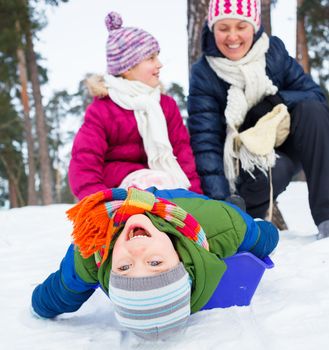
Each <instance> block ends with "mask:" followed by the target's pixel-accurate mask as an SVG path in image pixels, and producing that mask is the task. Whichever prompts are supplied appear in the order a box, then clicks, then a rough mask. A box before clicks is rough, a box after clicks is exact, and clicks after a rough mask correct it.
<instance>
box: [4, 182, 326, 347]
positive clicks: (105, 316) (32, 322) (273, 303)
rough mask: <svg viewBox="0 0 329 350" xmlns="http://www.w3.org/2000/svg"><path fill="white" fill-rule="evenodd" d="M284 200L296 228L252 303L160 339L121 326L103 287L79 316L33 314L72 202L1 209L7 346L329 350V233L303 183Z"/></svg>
mask: <svg viewBox="0 0 329 350" xmlns="http://www.w3.org/2000/svg"><path fill="white" fill-rule="evenodd" d="M279 205H280V208H281V209H282V211H283V212H284V216H285V218H286V220H287V222H288V225H289V231H284V232H281V240H280V243H279V246H278V249H277V250H276V252H275V254H274V256H273V257H272V260H273V261H274V263H275V267H274V268H273V269H271V270H267V271H266V272H265V274H264V277H263V279H262V280H261V283H260V285H259V287H258V289H257V290H256V293H255V295H254V297H253V299H252V302H251V305H250V306H248V307H232V308H228V309H214V310H210V311H202V312H199V313H197V314H195V315H193V316H192V317H191V319H190V322H189V327H188V329H187V330H186V332H185V334H184V335H181V336H180V337H176V338H175V337H172V338H170V339H168V340H167V341H165V342H159V343H155V344H154V343H147V342H143V341H140V340H139V339H138V338H136V337H135V336H133V335H131V334H128V333H126V332H123V331H121V330H120V329H119V327H118V325H117V323H116V322H115V320H114V319H113V313H112V309H111V306H110V303H109V301H108V299H107V298H106V297H105V296H104V295H103V294H102V293H101V292H97V293H95V294H94V295H93V296H92V298H91V299H90V300H89V301H88V302H87V303H85V305H84V306H83V307H82V308H81V309H80V310H79V311H78V312H76V313H74V314H69V315H64V316H60V317H58V318H57V319H56V320H47V321H43V320H38V319H35V318H33V317H32V316H31V314H30V312H29V304H30V296H31V292H32V290H33V288H34V287H35V286H36V284H38V283H39V282H41V281H43V279H44V278H46V277H47V275H48V274H49V273H50V272H52V271H54V270H55V269H57V266H58V263H59V261H60V259H61V258H62V257H63V255H64V253H65V250H66V247H67V245H68V243H69V241H70V228H71V226H70V223H69V222H68V221H67V220H66V218H65V211H66V210H67V209H68V208H69V205H52V206H47V207H26V208H22V209H12V210H3V211H0V264H1V265H2V267H3V268H2V271H1V280H2V285H1V288H0V306H1V315H2V316H1V317H0V349H2V350H11V349H14V350H16V349H24V350H29V349H31V350H32V349H33V350H39V349H40V350H47V349H56V350H59V349H61V350H65V349H79V350H80V349H111V350H115V349H124V350H126V349H150V350H151V349H152V350H154V349H166V350H170V349H184V350H189V349H197V350H203V349H204V350H209V349H221V350H237V349H241V348H242V349H243V350H263V349H264V348H266V350H295V349H298V350H311V349H312V350H322V349H323V350H326V349H328V347H329V345H328V344H329V292H328V291H329V239H324V240H321V241H315V238H314V233H315V232H316V228H315V227H314V225H313V223H312V219H311V216H310V213H309V209H308V205H307V190H306V187H305V185H304V184H303V183H293V184H291V185H290V187H289V188H288V190H287V191H286V193H284V194H283V195H282V196H281V197H280V199H279Z"/></svg>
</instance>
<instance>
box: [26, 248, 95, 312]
mask: <svg viewBox="0 0 329 350" xmlns="http://www.w3.org/2000/svg"><path fill="white" fill-rule="evenodd" d="M97 287H98V284H90V283H86V282H84V281H83V280H82V279H81V278H79V276H78V275H77V274H76V273H75V268H74V248H73V245H70V247H69V249H68V250H67V253H66V255H65V257H64V259H63V260H62V262H61V265H60V269H59V270H58V271H56V272H54V273H52V274H51V275H49V276H48V278H47V279H46V280H45V281H44V282H43V283H42V284H39V285H38V286H37V287H36V288H35V289H34V291H33V294H32V308H33V310H34V312H36V313H37V314H38V315H39V316H41V317H44V318H54V317H56V316H57V315H60V314H62V313H66V312H74V311H76V310H78V309H79V308H80V307H81V305H82V304H83V303H84V302H85V301H86V300H88V299H89V298H90V296H91V295H92V294H93V293H94V291H95V288H97Z"/></svg>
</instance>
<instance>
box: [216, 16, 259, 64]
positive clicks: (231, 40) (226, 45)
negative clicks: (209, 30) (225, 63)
mask: <svg viewBox="0 0 329 350" xmlns="http://www.w3.org/2000/svg"><path fill="white" fill-rule="evenodd" d="M213 31H214V36H215V41H216V46H217V48H218V50H219V51H220V52H221V53H222V54H223V55H224V56H225V57H226V58H228V59H229V60H232V61H237V60H239V59H241V58H242V57H244V56H245V55H246V54H247V53H248V51H249V50H250V48H251V46H252V43H253V39H254V27H253V26H252V24H250V23H248V22H246V21H241V20H239V19H222V20H219V21H217V22H216V23H215V24H214V29H213Z"/></svg>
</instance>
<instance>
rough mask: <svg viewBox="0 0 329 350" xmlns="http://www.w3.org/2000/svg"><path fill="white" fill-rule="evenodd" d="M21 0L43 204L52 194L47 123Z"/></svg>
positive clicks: (26, 8) (25, 6) (25, 0)
mask: <svg viewBox="0 0 329 350" xmlns="http://www.w3.org/2000/svg"><path fill="white" fill-rule="evenodd" d="M21 1H22V5H23V6H22V10H23V14H24V21H23V23H22V25H21V27H22V31H23V33H24V35H25V40H26V52H27V58H28V59H27V62H28V66H29V73H30V81H31V85H32V93H33V100H34V109H35V118H36V132H37V135H38V143H39V147H38V151H39V166H40V180H41V190H42V191H41V192H42V202H43V204H45V205H47V204H51V203H52V202H53V196H52V177H51V163H50V158H49V147H48V139H47V134H48V130H47V124H46V118H45V113H44V108H43V105H42V96H41V89H40V80H39V71H38V65H37V58H36V54H35V51H34V46H33V38H32V36H33V22H32V21H31V16H32V15H31V10H32V9H31V8H30V6H29V2H28V0H21Z"/></svg>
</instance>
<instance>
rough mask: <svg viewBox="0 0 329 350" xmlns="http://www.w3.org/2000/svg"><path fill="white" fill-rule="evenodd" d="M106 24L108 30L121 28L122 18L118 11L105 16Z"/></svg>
mask: <svg viewBox="0 0 329 350" xmlns="http://www.w3.org/2000/svg"><path fill="white" fill-rule="evenodd" d="M105 24H106V27H107V30H108V31H111V30H114V29H119V28H121V26H122V18H121V16H120V15H119V14H118V13H117V12H114V11H112V12H110V13H109V14H108V15H107V16H106V18H105Z"/></svg>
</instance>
